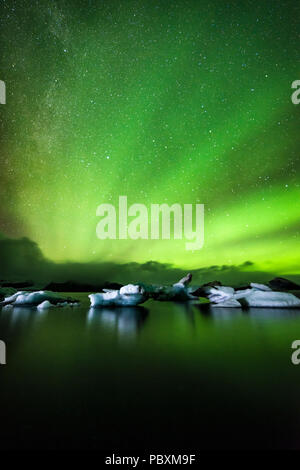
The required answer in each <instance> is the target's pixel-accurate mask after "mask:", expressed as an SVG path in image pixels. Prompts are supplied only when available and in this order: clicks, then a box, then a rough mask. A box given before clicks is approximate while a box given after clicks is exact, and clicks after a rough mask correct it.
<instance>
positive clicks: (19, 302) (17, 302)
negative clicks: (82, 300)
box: [0, 290, 76, 308]
mask: <svg viewBox="0 0 300 470" xmlns="http://www.w3.org/2000/svg"><path fill="white" fill-rule="evenodd" d="M45 302H48V303H45ZM69 303H76V302H75V301H74V300H72V299H69V298H68V299H66V298H62V297H60V296H59V295H57V294H56V293H55V292H49V291H43V290H40V291H36V292H28V291H19V292H16V293H15V294H13V295H11V296H9V297H6V298H5V299H4V301H3V302H0V306H1V305H3V306H6V305H13V306H18V307H19V306H26V305H28V306H34V307H39V308H49V306H61V307H64V306H67V305H69Z"/></svg>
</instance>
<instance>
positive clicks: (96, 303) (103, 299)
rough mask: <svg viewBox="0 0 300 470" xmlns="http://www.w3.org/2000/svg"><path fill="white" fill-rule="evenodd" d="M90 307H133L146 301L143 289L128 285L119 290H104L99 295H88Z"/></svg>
mask: <svg viewBox="0 0 300 470" xmlns="http://www.w3.org/2000/svg"><path fill="white" fill-rule="evenodd" d="M89 298H90V301H91V307H103V306H106V307H108V306H109V307H120V306H128V305H129V306H134V305H138V304H141V303H143V302H145V300H147V298H148V295H147V294H146V291H145V289H144V288H143V287H142V286H139V285H133V284H128V285H127V286H123V287H121V289H120V290H108V289H107V290H106V292H103V293H99V294H90V295H89Z"/></svg>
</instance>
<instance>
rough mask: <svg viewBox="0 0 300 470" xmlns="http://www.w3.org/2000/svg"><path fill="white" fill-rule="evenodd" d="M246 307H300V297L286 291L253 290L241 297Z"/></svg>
mask: <svg viewBox="0 0 300 470" xmlns="http://www.w3.org/2000/svg"><path fill="white" fill-rule="evenodd" d="M243 302H244V303H245V304H246V305H247V306H248V307H280V308H295V307H297V308H300V299H298V297H296V296H295V295H293V294H289V293H287V292H273V291H271V292H266V291H259V290H253V291H252V292H250V294H248V295H246V296H245V297H244V298H243Z"/></svg>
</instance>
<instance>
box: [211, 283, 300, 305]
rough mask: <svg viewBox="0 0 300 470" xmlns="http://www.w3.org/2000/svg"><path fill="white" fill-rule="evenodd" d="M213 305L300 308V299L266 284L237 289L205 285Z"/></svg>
mask: <svg viewBox="0 0 300 470" xmlns="http://www.w3.org/2000/svg"><path fill="white" fill-rule="evenodd" d="M204 289H206V293H207V296H208V299H209V300H210V302H211V303H212V306H213V307H241V306H246V307H267V308H274V307H275V308H300V299H299V298H298V297H296V296H295V295H293V294H290V293H287V292H275V291H272V289H270V287H268V286H265V285H264V284H256V283H251V288H248V289H243V290H237V291H235V290H234V289H233V288H232V287H224V286H215V287H205V288H204Z"/></svg>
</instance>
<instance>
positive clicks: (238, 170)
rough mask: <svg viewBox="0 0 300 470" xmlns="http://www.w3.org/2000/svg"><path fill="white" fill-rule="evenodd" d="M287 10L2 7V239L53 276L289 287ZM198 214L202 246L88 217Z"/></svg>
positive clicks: (70, 4) (233, 5)
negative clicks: (142, 273) (145, 273)
mask: <svg viewBox="0 0 300 470" xmlns="http://www.w3.org/2000/svg"><path fill="white" fill-rule="evenodd" d="M297 3H298V2H295V1H293V2H289V1H286V2H284V1H283V2H270V1H260V2H257V1H243V2H238V1H229V2H217V1H214V2H209V3H208V2H201V1H195V2H193V1H172V2H158V1H144V2H141V1H140V2H137V1H136V2H131V1H123V2H121V1H112V0H110V1H104V2H102V1H85V2H83V1H81V2H80V1H59V2H58V1H57V2H54V1H44V2H31V1H30V2H29V1H28V2H27V1H3V2H1V19H0V30H1V68H0V74H1V75H0V79H1V80H4V81H5V83H6V88H7V103H6V105H1V107H0V113H1V154H0V164H1V186H0V201H1V207H0V231H1V232H2V233H4V234H6V235H7V236H10V237H21V236H27V237H29V238H30V239H32V240H34V241H36V242H37V243H38V244H39V246H40V248H41V249H42V251H43V253H44V255H45V256H46V257H48V258H49V259H51V260H55V261H66V260H71V261H72V260H73V261H81V262H88V261H95V262H99V261H115V262H119V263H122V262H130V261H136V262H146V261H149V260H154V261H159V262H169V263H173V264H174V265H175V266H181V267H185V266H189V267H197V266H198V267H201V266H211V265H222V264H241V263H244V262H245V261H247V260H250V261H252V262H253V263H255V264H256V265H257V266H258V267H259V268H260V269H264V270H266V271H273V272H274V271H277V272H280V273H282V274H284V273H299V272H300V269H299V258H300V256H299V226H300V224H299V218H300V187H299V178H298V171H299V166H300V164H299V153H298V151H299V137H298V136H299V111H300V105H299V106H298V107H297V106H296V105H294V104H293V103H292V102H291V94H292V90H291V84H292V82H293V81H294V80H296V79H300V70H299V55H298V50H299V35H298V32H297V22H298V18H299V6H297ZM119 195H126V196H127V197H128V202H129V204H133V203H143V204H145V205H146V206H150V204H154V203H159V204H162V203H168V204H173V203H176V202H177V203H181V204H184V203H192V204H196V203H203V204H205V244H204V248H203V249H202V250H200V251H197V252H194V253H192V252H187V251H186V250H185V242H184V241H180V240H179V241H178V240H175V241H174V240H170V241H168V240H137V241H133V240H113V241H112V240H105V241H103V240H99V239H98V238H97V237H96V225H97V222H98V219H97V217H96V208H97V206H98V205H99V204H102V203H112V204H117V203H118V198H119Z"/></svg>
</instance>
